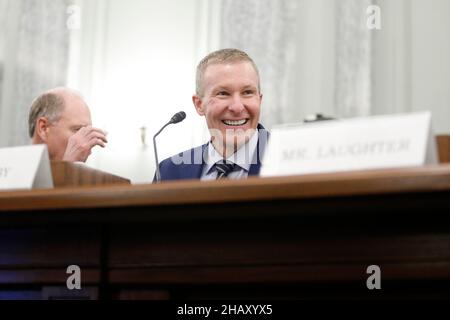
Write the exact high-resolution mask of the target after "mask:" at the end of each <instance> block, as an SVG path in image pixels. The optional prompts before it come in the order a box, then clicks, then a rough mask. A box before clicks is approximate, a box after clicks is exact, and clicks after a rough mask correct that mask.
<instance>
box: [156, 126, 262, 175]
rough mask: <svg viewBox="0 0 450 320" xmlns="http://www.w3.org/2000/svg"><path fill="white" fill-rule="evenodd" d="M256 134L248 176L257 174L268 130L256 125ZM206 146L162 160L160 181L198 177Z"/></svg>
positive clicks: (201, 169) (200, 173)
mask: <svg viewBox="0 0 450 320" xmlns="http://www.w3.org/2000/svg"><path fill="white" fill-rule="evenodd" d="M258 135H259V137H258V144H257V147H256V152H255V155H254V159H253V161H252V163H253V164H252V165H251V166H250V169H249V172H248V175H249V176H255V175H259V171H260V169H261V160H262V157H263V155H264V150H265V148H266V145H267V140H268V137H269V132H268V131H267V130H266V129H265V128H264V127H263V126H262V125H258ZM207 146H208V144H207V143H206V144H204V145H202V146H199V147H196V148H192V149H190V150H186V151H184V152H181V153H179V154H177V155H174V156H172V157H170V158H167V159H165V160H163V161H162V162H161V163H160V164H159V170H160V173H161V181H168V180H184V179H200V178H201V175H202V171H203V166H204V164H205V162H204V157H203V154H204V152H205V151H206V147H207ZM153 181H155V179H153Z"/></svg>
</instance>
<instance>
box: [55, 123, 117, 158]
mask: <svg viewBox="0 0 450 320" xmlns="http://www.w3.org/2000/svg"><path fill="white" fill-rule="evenodd" d="M107 142H108V140H106V132H104V131H103V130H100V129H97V128H93V127H91V126H87V127H83V128H81V129H80V130H78V132H77V133H75V134H74V135H73V136H71V137H70V138H69V141H68V142H67V147H66V152H65V153H64V156H63V161H71V162H75V161H81V162H85V161H86V160H87V158H88V157H89V155H90V154H91V150H92V148H93V147H95V146H100V147H102V148H104V147H105V143H107Z"/></svg>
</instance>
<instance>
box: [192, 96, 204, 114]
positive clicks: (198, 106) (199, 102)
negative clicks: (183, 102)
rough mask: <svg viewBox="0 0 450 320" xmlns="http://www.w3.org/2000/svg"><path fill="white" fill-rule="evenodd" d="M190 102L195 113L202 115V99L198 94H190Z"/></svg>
mask: <svg viewBox="0 0 450 320" xmlns="http://www.w3.org/2000/svg"><path fill="white" fill-rule="evenodd" d="M192 102H193V103H194V107H195V110H196V111H197V113H198V114H199V115H201V116H204V115H205V110H204V109H203V103H202V99H201V98H200V97H199V96H197V95H194V96H192Z"/></svg>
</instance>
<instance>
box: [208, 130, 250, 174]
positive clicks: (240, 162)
mask: <svg viewBox="0 0 450 320" xmlns="http://www.w3.org/2000/svg"><path fill="white" fill-rule="evenodd" d="M257 145H258V130H256V131H255V133H254V134H253V135H252V137H251V138H250V140H249V141H248V142H247V143H246V144H244V145H243V146H242V147H240V148H239V149H238V150H237V151H236V152H235V153H233V154H232V155H231V156H230V157H228V158H227V159H226V161H227V162H232V163H234V164H236V165H237V166H239V167H238V168H235V169H234V171H232V172H230V173H229V174H228V179H245V178H247V177H248V171H249V170H250V166H251V165H252V164H253V163H252V162H253V160H254V159H253V156H254V154H255V151H256V146H257ZM219 161H223V158H222V155H221V154H220V153H219V152H217V151H216V149H215V148H214V146H213V144H212V143H211V142H210V143H208V146H207V150H206V155H205V165H204V166H203V171H202V175H201V177H200V179H201V180H215V179H216V178H217V170H216V169H215V167H214V165H215V164H216V163H217V162H219Z"/></svg>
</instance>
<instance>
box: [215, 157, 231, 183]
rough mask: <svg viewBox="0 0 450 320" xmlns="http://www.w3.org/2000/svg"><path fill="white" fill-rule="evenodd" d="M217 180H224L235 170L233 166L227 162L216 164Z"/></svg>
mask: <svg viewBox="0 0 450 320" xmlns="http://www.w3.org/2000/svg"><path fill="white" fill-rule="evenodd" d="M215 166H216V169H217V180H219V179H222V178H226V177H227V176H228V174H229V173H230V172H232V171H233V170H234V168H235V166H236V165H235V164H234V163H232V162H229V161H219V162H217V163H216V165H215Z"/></svg>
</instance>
